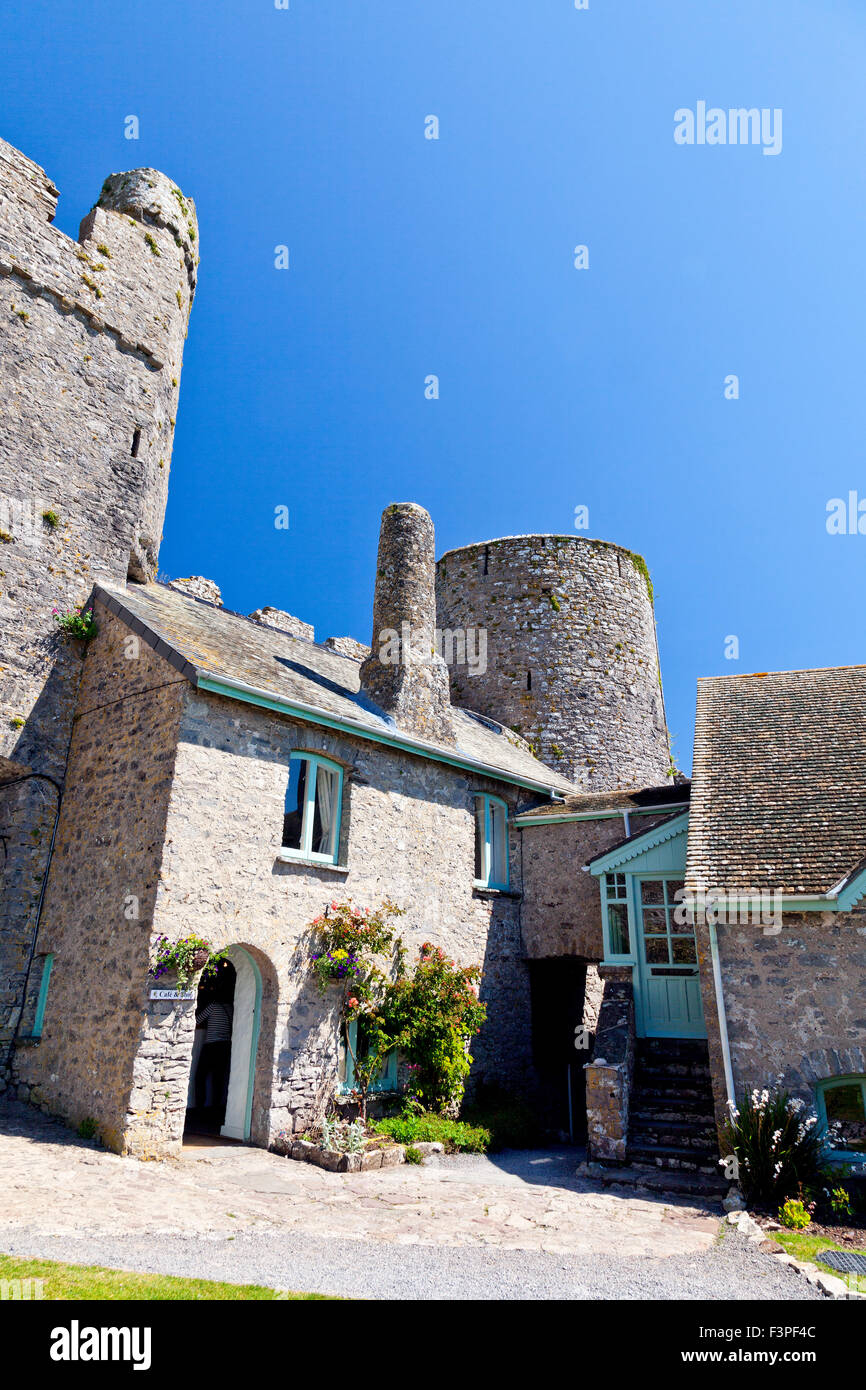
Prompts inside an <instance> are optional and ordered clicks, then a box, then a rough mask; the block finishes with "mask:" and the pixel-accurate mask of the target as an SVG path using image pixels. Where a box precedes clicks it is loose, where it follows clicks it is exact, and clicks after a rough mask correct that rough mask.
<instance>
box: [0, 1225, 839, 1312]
mask: <svg viewBox="0 0 866 1390" xmlns="http://www.w3.org/2000/svg"><path fill="white" fill-rule="evenodd" d="M2 1248H3V1250H4V1251H5V1252H6V1253H8V1254H13V1255H26V1256H41V1257H44V1258H46V1259H53V1260H67V1261H70V1262H71V1263H73V1264H102V1265H108V1266H110V1267H112V1268H118V1269H134V1270H143V1271H148V1272H150V1273H153V1274H176V1275H186V1276H191V1277H194V1278H200V1279H224V1280H228V1281H230V1282H232V1283H240V1284H264V1285H267V1286H270V1287H272V1288H281V1289H293V1290H296V1291H298V1292H309V1293H330V1294H342V1295H344V1296H347V1297H356V1298H374V1299H399V1300H412V1299H496V1300H502V1299H533V1300H535V1299H614V1298H617V1299H619V1298H625V1299H665V1300H669V1299H753V1298H756V1299H776V1300H779V1299H819V1300H820V1299H821V1294H820V1293H818V1291H817V1290H816V1289H814V1288H812V1287H811V1285H809V1284H808V1283H807V1282H806V1280H805V1279H803V1278H801V1277H800V1276H798V1275H796V1274H793V1273H792V1272H791V1271H790V1270H789V1269H787V1268H786V1267H785V1266H784V1265H779V1264H777V1263H776V1261H775V1260H774V1258H773V1256H772V1255H768V1254H765V1253H764V1252H763V1251H760V1250H756V1249H755V1247H754V1246H753V1245H751V1244H750V1243H749V1242H748V1241H747V1240H746V1239H745V1238H744V1237H742V1236H740V1235H739V1234H738V1233H737V1232H735V1231H733V1230H732V1231H730V1233H726V1234H725V1237H724V1239H723V1240H721V1241H720V1242H717V1243H716V1244H715V1245H714V1246H712V1248H711V1249H710V1250H708V1251H706V1252H705V1253H703V1254H700V1255H696V1256H671V1257H668V1258H667V1259H662V1260H652V1259H621V1258H617V1257H615V1256H610V1255H606V1256H602V1255H596V1256H593V1257H591V1258H585V1257H574V1256H562V1255H552V1254H551V1255H546V1254H544V1253H539V1252H537V1251H530V1250H497V1249H490V1248H488V1249H478V1248H475V1247H471V1246H464V1247H454V1246H429V1245H411V1246H408V1245H394V1244H385V1243H383V1242H378V1241H364V1240H343V1241H341V1240H334V1239H331V1238H327V1237H321V1236H310V1235H306V1234H303V1233H301V1232H291V1233H287V1234H285V1235H279V1236H274V1235H256V1234H252V1233H239V1234H238V1235H237V1236H235V1237H234V1238H229V1239H225V1238H223V1237H220V1238H216V1239H210V1238H208V1237H207V1236H200V1237H188V1236H164V1235H163V1236H157V1237H151V1238H150V1239H148V1240H146V1241H142V1240H140V1239H136V1238H132V1237H128V1236H119V1237H114V1238H109V1237H106V1236H99V1237H92V1236H79V1237H70V1236H50V1235H46V1234H45V1233H44V1232H29V1231H27V1230H21V1231H18V1232H10V1231H8V1230H7V1231H5V1232H4V1233H3V1235H2Z"/></svg>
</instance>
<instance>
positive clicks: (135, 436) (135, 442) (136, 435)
mask: <svg viewBox="0 0 866 1390" xmlns="http://www.w3.org/2000/svg"><path fill="white" fill-rule="evenodd" d="M140 443H141V430H133V432H132V448H131V449H130V451H129V452H130V453H131V455H132V457H133V458H134V459H137V458H138V446H139V445H140Z"/></svg>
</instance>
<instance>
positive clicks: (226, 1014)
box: [195, 999, 232, 1110]
mask: <svg viewBox="0 0 866 1390" xmlns="http://www.w3.org/2000/svg"><path fill="white" fill-rule="evenodd" d="M195 1026H196V1028H204V1029H205V1030H206V1032H205V1038H204V1042H203V1043H202V1049H201V1054H200V1056H199V1059H198V1066H197V1068H196V1073H195V1103H196V1109H198V1110H204V1109H206V1108H207V1083H208V1079H209V1078H210V1079H212V1081H213V1092H212V1097H213V1102H214V1104H213V1107H212V1108H214V1109H217V1110H225V1104H226V1095H227V1092H228V1085H229V1064H230V1062H231V1055H232V1006H231V1004H227V1003H224V1002H223V1001H222V1000H221V999H213V1000H211V1002H210V1003H209V1004H206V1005H205V1006H204V1008H203V1009H199V1010H198V1011H197V1013H196V1016H195Z"/></svg>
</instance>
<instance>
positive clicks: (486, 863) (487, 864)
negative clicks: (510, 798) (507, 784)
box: [472, 792, 511, 892]
mask: <svg viewBox="0 0 866 1390" xmlns="http://www.w3.org/2000/svg"><path fill="white" fill-rule="evenodd" d="M479 801H483V802H484V840H483V842H482V845H481V877H480V878H476V879H473V883H474V886H475V887H476V888H491V889H498V890H500V891H501V892H507V891H508V888H509V885H510V882H511V859H510V855H509V853H508V802H507V801H503V799H502V797H501V796H491V795H489V793H487V792H476V793H475V796H474V799H473V803H472V817H473V822H474V831H475V834H476V835H477V834H478V809H477V803H478V802H479ZM494 806H495V807H498V808H499V809H500V810H501V811H502V834H503V837H504V841H505V881H504V882H503V883H497V882H496V881H495V880H493V879H492V878H491V873H492V866H493V863H494V858H495V857H494V854H493V826H494V824H495V822H494V817H493V813H492V810H491V807H494Z"/></svg>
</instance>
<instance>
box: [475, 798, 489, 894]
mask: <svg viewBox="0 0 866 1390" xmlns="http://www.w3.org/2000/svg"><path fill="white" fill-rule="evenodd" d="M484 835H485V829H484V797H483V796H476V798H475V877H476V878H477V879H478V881H479V883H484V882H486V877H485V873H484Z"/></svg>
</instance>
